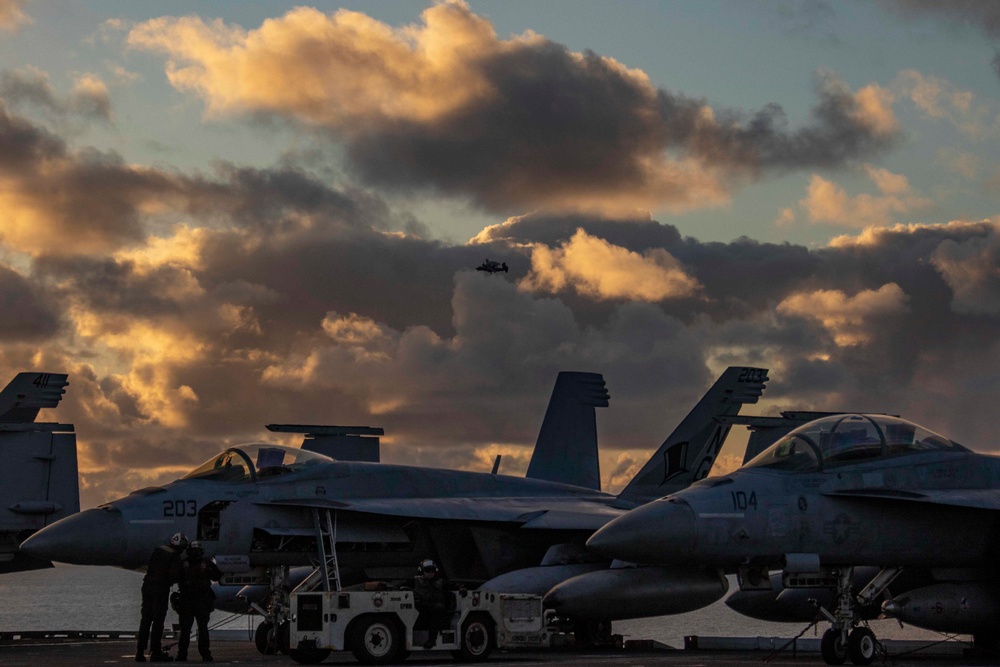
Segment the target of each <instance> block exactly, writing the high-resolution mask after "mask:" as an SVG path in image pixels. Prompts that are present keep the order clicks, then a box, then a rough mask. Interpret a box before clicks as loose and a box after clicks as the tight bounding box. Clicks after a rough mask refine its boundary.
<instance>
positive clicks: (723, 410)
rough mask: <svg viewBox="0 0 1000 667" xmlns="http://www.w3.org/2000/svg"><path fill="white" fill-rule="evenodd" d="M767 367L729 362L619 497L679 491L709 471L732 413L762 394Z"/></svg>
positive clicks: (640, 498) (642, 498) (640, 499)
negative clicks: (731, 364) (726, 417)
mask: <svg viewBox="0 0 1000 667" xmlns="http://www.w3.org/2000/svg"><path fill="white" fill-rule="evenodd" d="M767 380H768V377H767V369H766V368H745V367H737V366H730V367H729V368H727V369H726V370H725V371H724V372H723V373H722V375H721V376H719V379H718V380H716V382H715V384H714V385H712V388H711V389H709V390H708V392H707V393H706V394H705V395H704V396H703V397H702V399H701V400H700V401H698V404H697V405H696V406H694V409H693V410H691V412H689V413H688V415H687V417H685V418H684V420H683V421H682V422H681V423H680V424H679V425H678V426H677V428H675V429H674V432H673V433H671V434H670V435H669V436H668V437H667V439H666V440H665V441H664V442H663V444H662V445H660V448H659V449H658V450H656V453H655V454H653V457H652V458H651V459H649V461H647V462H646V465H644V466H643V467H642V470H640V471H639V473H638V474H637V475H636V476H635V477H634V478H633V479H632V481H631V482H629V484H628V486H626V487H625V488H624V489H623V490H622V492H621V494H619V496H618V498H619V500H622V501H624V502H626V503H634V504H640V503H644V502H647V501H650V500H653V499H655V498H661V497H663V496H665V495H667V494H670V493H673V492H674V491H679V490H680V489H683V488H685V487H687V486H689V485H690V484H691V483H692V482H696V481H698V480H699V479H704V478H705V477H707V476H708V473H709V471H710V470H711V469H712V464H714V463H715V457H716V456H718V455H719V450H721V449H722V443H723V442H725V440H726V436H727V435H729V429H730V428H731V426H732V425H731V424H729V423H724V422H723V421H722V420H720V419H719V417H724V416H728V415H735V414H737V413H739V411H740V407H741V406H742V405H744V404H745V403H756V402H757V399H758V398H760V396H761V394H763V393H764V383H765V382H767Z"/></svg>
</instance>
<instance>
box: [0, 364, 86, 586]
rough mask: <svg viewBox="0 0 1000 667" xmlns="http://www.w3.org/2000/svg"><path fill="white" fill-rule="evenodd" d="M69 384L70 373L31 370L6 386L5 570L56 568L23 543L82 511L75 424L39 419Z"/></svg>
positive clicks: (2, 442)
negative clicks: (25, 549)
mask: <svg viewBox="0 0 1000 667" xmlns="http://www.w3.org/2000/svg"><path fill="white" fill-rule="evenodd" d="M68 384H69V383H68V382H67V381H66V374H64V373H37V372H27V373H18V374H17V375H16V376H15V377H14V379H13V380H11V381H10V383H9V384H8V385H7V386H6V387H5V388H4V389H3V391H0V457H2V459H3V465H2V466H0V573H5V572H19V571H23V570H34V569H38V568H43V567H52V563H51V562H49V561H48V560H46V559H40V558H31V557H30V556H28V555H26V554H24V553H21V552H20V551H18V548H17V547H18V544H20V542H21V541H22V540H23V539H24V538H26V537H28V536H29V535H31V534H32V533H34V532H35V531H36V530H38V529H40V528H43V527H45V526H47V525H48V524H50V523H53V522H55V521H57V520H59V519H62V518H64V517H67V516H69V515H71V514H73V513H75V512H78V511H79V510H80V488H79V482H78V480H77V465H76V435H75V434H74V433H73V425H72V424H56V423H53V422H36V421H35V419H36V418H37V417H38V411H39V410H40V409H41V408H55V407H56V406H57V405H59V401H60V400H61V399H62V396H63V394H64V393H65V392H66V390H65V387H66V385H68Z"/></svg>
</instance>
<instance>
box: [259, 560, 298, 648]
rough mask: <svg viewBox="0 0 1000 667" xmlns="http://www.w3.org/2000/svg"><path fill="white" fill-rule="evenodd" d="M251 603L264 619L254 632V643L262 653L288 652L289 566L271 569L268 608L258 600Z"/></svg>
mask: <svg viewBox="0 0 1000 667" xmlns="http://www.w3.org/2000/svg"><path fill="white" fill-rule="evenodd" d="M250 605H251V606H252V607H253V608H254V609H255V610H256V611H257V613H258V614H260V615H261V616H263V617H264V620H263V621H262V622H261V624H260V625H258V626H257V631H256V632H254V637H253V641H254V645H256V647H257V650H258V651H259V652H260V653H261V654H262V655H274V654H275V653H283V654H287V653H288V649H289V646H288V635H289V624H288V566H287V565H286V566H278V567H274V568H272V569H271V593H270V595H269V596H268V602H267V609H264V608H262V607H261V606H260V605H259V604H257V603H256V602H251V603H250Z"/></svg>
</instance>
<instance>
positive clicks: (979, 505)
mask: <svg viewBox="0 0 1000 667" xmlns="http://www.w3.org/2000/svg"><path fill="white" fill-rule="evenodd" d="M823 495H825V496H830V497H833V498H871V499H873V500H906V501H911V502H918V503H929V504H931V505H949V506H952V507H969V508H974V509H987V510H1000V489H934V490H924V491H908V490H903V489H889V488H885V489H857V490H846V491H834V492H831V493H825V494H823Z"/></svg>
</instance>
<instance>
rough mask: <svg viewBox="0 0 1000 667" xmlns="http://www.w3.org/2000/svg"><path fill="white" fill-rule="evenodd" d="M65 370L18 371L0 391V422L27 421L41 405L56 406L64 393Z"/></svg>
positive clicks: (45, 406) (65, 383)
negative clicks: (43, 371)
mask: <svg viewBox="0 0 1000 667" xmlns="http://www.w3.org/2000/svg"><path fill="white" fill-rule="evenodd" d="M67 377H68V376H67V375H66V374H65V373H18V374H17V375H15V376H14V379H13V380H11V381H10V383H9V384H8V385H7V386H6V387H4V389H3V391H0V423H4V424H10V423H22V422H23V423H31V422H33V421H35V417H37V416H38V411H39V410H40V409H42V408H54V407H56V406H57V405H59V401H60V400H62V396H63V394H65V393H66V389H65V387H66V385H68V384H69V382H67V381H66V378H67Z"/></svg>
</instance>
